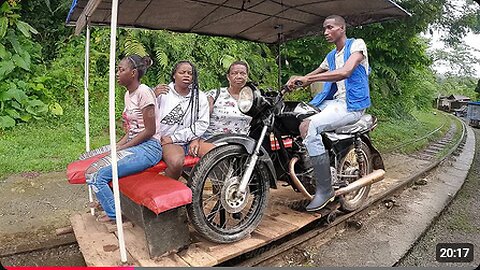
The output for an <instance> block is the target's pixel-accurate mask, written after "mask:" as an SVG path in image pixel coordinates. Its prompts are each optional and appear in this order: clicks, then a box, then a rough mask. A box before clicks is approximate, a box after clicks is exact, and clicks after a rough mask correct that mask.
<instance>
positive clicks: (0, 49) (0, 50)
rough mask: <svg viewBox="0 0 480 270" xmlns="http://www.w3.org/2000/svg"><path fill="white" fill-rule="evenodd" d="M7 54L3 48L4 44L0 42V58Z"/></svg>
mask: <svg viewBox="0 0 480 270" xmlns="http://www.w3.org/2000/svg"><path fill="white" fill-rule="evenodd" d="M6 56H7V51H6V50H5V46H3V45H2V44H0V59H4V58H5V57H6Z"/></svg>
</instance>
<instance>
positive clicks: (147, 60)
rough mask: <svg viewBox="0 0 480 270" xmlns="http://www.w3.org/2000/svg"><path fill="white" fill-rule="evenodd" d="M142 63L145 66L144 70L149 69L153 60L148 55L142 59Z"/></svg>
mask: <svg viewBox="0 0 480 270" xmlns="http://www.w3.org/2000/svg"><path fill="white" fill-rule="evenodd" d="M142 61H143V64H144V65H145V68H149V67H151V66H152V65H153V60H152V58H150V56H148V55H146V56H144V57H142Z"/></svg>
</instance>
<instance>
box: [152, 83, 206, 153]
mask: <svg viewBox="0 0 480 270" xmlns="http://www.w3.org/2000/svg"><path fill="white" fill-rule="evenodd" d="M168 87H169V88H170V91H168V93H167V94H165V95H159V96H158V97H157V101H158V107H157V108H158V111H159V114H160V115H159V121H158V122H157V123H158V124H159V126H160V133H161V135H162V136H170V137H171V138H172V140H173V142H174V143H176V144H187V143H189V142H190V141H192V140H194V139H196V138H200V137H201V136H202V135H203V133H204V132H205V130H207V127H208V124H209V121H210V115H209V109H208V100H207V96H206V95H205V93H203V92H202V91H199V97H198V102H199V106H198V110H199V111H198V120H197V121H196V122H194V121H193V117H192V107H193V108H195V106H194V104H193V103H194V102H196V101H194V100H193V101H191V100H190V97H191V95H192V92H190V93H189V94H188V95H186V96H182V95H180V94H178V93H177V91H175V85H174V84H173V83H170V84H169V85H168Z"/></svg>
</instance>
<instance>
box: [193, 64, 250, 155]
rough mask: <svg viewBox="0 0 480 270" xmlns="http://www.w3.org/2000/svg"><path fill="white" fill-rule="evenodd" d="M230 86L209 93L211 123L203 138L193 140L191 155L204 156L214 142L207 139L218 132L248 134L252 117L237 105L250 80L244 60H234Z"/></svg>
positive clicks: (231, 67)
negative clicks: (208, 141)
mask: <svg viewBox="0 0 480 270" xmlns="http://www.w3.org/2000/svg"><path fill="white" fill-rule="evenodd" d="M227 80H228V82H229V86H228V88H220V90H211V91H209V92H208V93H207V96H208V101H209V107H210V125H209V126H208V128H207V131H205V133H204V134H203V136H202V138H201V139H198V140H196V141H195V142H192V144H191V146H190V149H191V153H190V154H191V155H193V156H200V157H201V156H203V155H204V154H205V153H207V152H208V151H210V150H211V149H212V148H213V147H215V145H214V144H211V143H207V142H205V140H207V139H209V138H211V137H213V136H214V135H218V134H229V133H235V134H247V133H248V131H249V125H250V121H251V120H252V118H251V117H250V116H248V115H245V114H243V113H242V112H240V110H239V109H238V106H237V100H238V95H239V93H240V90H241V89H242V88H243V87H244V86H245V83H246V82H247V80H248V65H247V63H245V62H243V61H235V62H233V63H232V64H231V65H230V67H229V68H228V71H227Z"/></svg>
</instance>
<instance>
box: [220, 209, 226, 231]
mask: <svg viewBox="0 0 480 270" xmlns="http://www.w3.org/2000/svg"><path fill="white" fill-rule="evenodd" d="M225 212H226V211H225V209H221V210H220V224H219V225H220V228H222V229H225V228H226V226H227V222H226V221H227V219H226V215H225Z"/></svg>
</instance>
